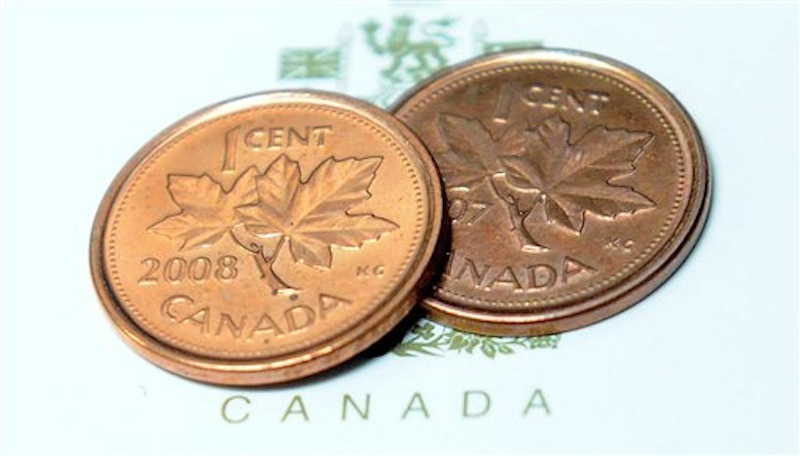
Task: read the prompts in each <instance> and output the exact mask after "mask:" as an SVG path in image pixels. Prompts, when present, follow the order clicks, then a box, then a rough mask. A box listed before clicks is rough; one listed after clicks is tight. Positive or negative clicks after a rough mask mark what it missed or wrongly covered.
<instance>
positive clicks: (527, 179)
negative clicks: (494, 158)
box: [498, 117, 654, 233]
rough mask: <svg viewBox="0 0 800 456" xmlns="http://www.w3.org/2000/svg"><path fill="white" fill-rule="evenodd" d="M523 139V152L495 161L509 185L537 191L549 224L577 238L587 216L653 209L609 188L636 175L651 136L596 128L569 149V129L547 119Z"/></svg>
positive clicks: (624, 190) (621, 189)
mask: <svg viewBox="0 0 800 456" xmlns="http://www.w3.org/2000/svg"><path fill="white" fill-rule="evenodd" d="M522 136H523V137H522V140H521V144H522V146H523V147H521V148H516V149H515V148H511V149H510V150H508V151H505V152H506V153H504V154H503V153H501V154H500V155H499V156H498V158H499V160H500V162H501V163H503V165H504V166H505V168H506V176H507V178H508V180H509V181H510V182H511V183H512V185H514V186H517V187H521V188H526V189H535V190H537V191H538V195H537V200H538V201H539V202H541V203H542V204H544V213H545V216H546V218H547V221H548V222H553V223H557V224H558V225H560V226H563V227H565V228H569V229H571V230H573V231H576V232H578V233H580V232H581V231H582V230H583V226H584V223H585V221H586V213H587V212H592V213H594V214H597V215H600V216H604V217H615V216H617V215H619V214H623V213H633V212H635V211H637V210H640V209H644V208H648V207H652V206H653V205H654V203H653V202H652V201H651V200H650V199H649V198H647V197H646V196H644V195H643V194H641V193H639V192H637V191H636V190H634V189H633V188H631V187H628V186H624V185H617V184H614V183H613V182H612V181H613V180H614V179H616V178H619V177H622V176H625V175H628V174H631V173H633V172H634V171H635V168H634V162H635V161H636V159H638V158H639V156H640V155H641V154H642V152H643V151H644V148H645V147H646V146H647V144H648V143H649V142H650V140H651V139H652V137H653V135H652V134H650V133H646V132H629V131H627V130H622V129H617V130H610V129H607V128H605V127H602V126H598V127H594V128H592V129H591V130H589V131H588V132H587V133H586V134H585V135H583V136H582V137H581V138H580V139H579V140H578V141H577V142H575V143H574V144H571V143H570V142H569V140H570V129H569V124H567V123H566V122H565V121H564V120H562V119H561V118H560V117H551V118H549V119H547V120H546V121H544V122H543V123H542V124H540V125H538V126H537V127H536V128H534V129H533V130H524V131H523V132H522Z"/></svg>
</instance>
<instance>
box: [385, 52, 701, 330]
mask: <svg viewBox="0 0 800 456" xmlns="http://www.w3.org/2000/svg"><path fill="white" fill-rule="evenodd" d="M393 111H394V112H395V114H396V115H397V116H398V118H400V119H401V120H402V121H404V122H405V123H406V124H407V125H408V126H410V127H411V129H412V130H414V131H415V132H416V133H417V135H418V136H419V137H420V138H421V139H422V141H423V142H424V143H425V144H426V145H427V146H428V149H429V150H430V151H431V153H432V154H433V156H434V160H435V161H436V163H437V165H438V166H439V168H440V171H441V173H442V177H443V179H444V183H445V191H446V199H447V204H448V213H449V217H450V219H451V222H452V245H451V247H450V253H449V258H448V260H447V266H446V267H445V270H444V274H443V276H442V277H441V279H440V280H439V281H438V283H437V284H436V285H435V289H434V292H433V295H432V296H431V297H430V298H428V299H426V300H425V302H424V305H425V306H426V307H427V309H428V310H429V311H430V313H431V315H432V317H433V318H435V319H437V320H439V321H442V322H444V323H447V324H449V325H452V326H454V327H457V328H460V329H463V330H467V331H473V332H477V333H484V334H490V335H538V334H550V333H558V332H562V331H566V330H570V329H574V328H578V327H582V326H585V325H588V324H591V323H594V322H596V321H598V320H602V319H604V318H607V317H609V316H611V315H614V314H616V313H618V312H620V311H622V310H624V309H626V308H628V307H629V306H631V305H633V304H634V303H636V302H637V301H639V300H641V299H642V298H643V297H644V296H646V295H647V294H648V293H650V292H651V291H653V290H654V289H655V288H656V287H658V286H659V285H660V284H661V283H662V282H663V281H664V280H666V279H667V278H668V276H669V275H670V274H671V273H672V272H673V271H674V270H675V269H676V268H677V267H678V266H679V265H680V264H681V263H682V262H683V260H684V259H685V258H686V256H687V254H688V253H689V251H690V250H691V248H692V246H693V245H694V244H695V241H696V240H697V237H698V235H699V233H700V231H701V229H702V226H703V224H704V222H705V219H706V214H707V212H708V206H709V195H710V188H709V172H708V168H707V164H706V158H705V153H704V150H703V146H702V143H701V141H700V137H699V135H698V132H697V130H696V129H695V127H694V124H693V123H692V120H691V119H690V117H689V115H688V114H687V113H686V112H685V111H684V110H683V109H682V108H681V106H680V105H679V103H678V102H677V101H676V100H675V98H673V96H672V95H670V94H669V92H667V91H666V90H665V89H664V88H663V87H661V86H660V85H659V84H658V83H657V82H655V81H654V80H653V79H651V78H649V77H648V76H646V75H644V74H643V73H641V72H639V71H637V70H635V69H634V68H631V67H629V66H627V65H624V64H622V63H619V62H616V61H613V60H610V59H607V58H604V57H600V56H597V55H592V54H587V53H581V52H575V51H566V50H531V51H517V52H510V53H501V54H495V55H491V56H486V57H482V58H478V59H475V60H472V61H469V62H467V63H464V64H463V65H460V66H458V67H455V68H452V69H449V70H447V71H446V72H445V73H443V74H440V75H436V76H434V77H432V78H431V79H429V80H427V81H424V82H423V83H422V84H420V86H419V88H417V89H413V90H412V92H411V93H410V94H408V95H406V96H405V97H404V99H402V100H401V101H399V102H398V103H397V104H396V105H395V106H394V107H393Z"/></svg>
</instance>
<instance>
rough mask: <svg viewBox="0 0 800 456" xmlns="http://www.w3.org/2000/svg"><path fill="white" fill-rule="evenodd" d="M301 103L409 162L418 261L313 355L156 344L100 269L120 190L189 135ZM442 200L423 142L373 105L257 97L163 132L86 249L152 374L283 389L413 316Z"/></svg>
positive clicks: (113, 188)
mask: <svg viewBox="0 0 800 456" xmlns="http://www.w3.org/2000/svg"><path fill="white" fill-rule="evenodd" d="M303 102H308V103H311V104H314V105H317V106H327V107H333V108H336V109H341V110H343V111H346V112H349V113H352V114H354V115H356V116H360V117H362V118H364V119H366V120H369V121H371V122H372V123H374V124H375V126H376V127H378V128H381V129H383V130H385V132H386V133H387V134H388V135H389V136H391V137H393V139H394V140H395V142H396V143H397V145H398V147H402V148H405V149H406V150H407V151H409V153H408V158H409V160H411V161H412V163H414V165H415V166H416V167H417V171H418V173H419V175H420V186H421V187H424V190H423V192H424V193H423V204H425V203H427V209H428V212H429V217H428V221H427V224H426V225H425V226H423V232H422V233H421V235H420V238H421V239H420V246H419V247H418V251H419V252H420V253H419V256H418V257H417V258H415V259H412V260H411V262H410V266H409V270H408V271H407V272H406V274H405V275H404V278H403V279H401V281H400V282H399V283H398V285H397V286H396V287H395V289H394V290H393V291H392V292H390V294H389V295H388V297H387V299H386V300H385V303H384V304H383V305H382V306H379V309H381V311H379V312H374V313H373V314H371V315H367V316H366V317H365V318H364V319H363V320H362V322H361V323H360V324H358V325H356V326H355V327H354V328H352V329H351V330H350V331H347V332H345V333H342V334H338V335H335V336H333V337H332V338H330V339H328V340H326V341H324V342H321V343H318V344H316V345H314V346H312V347H307V348H304V349H300V350H297V351H293V352H291V353H286V354H281V355H279V356H274V357H254V358H251V359H247V358H245V359H241V360H229V359H219V358H215V357H210V356H203V355H199V354H195V353H191V352H189V351H186V350H184V349H181V348H177V347H174V346H172V345H170V344H168V343H166V342H164V341H162V340H160V339H158V338H156V337H154V336H153V335H151V334H150V333H149V332H148V331H147V330H146V329H145V328H143V327H141V326H140V325H138V324H137V323H136V322H134V321H133V319H132V318H131V317H130V316H129V315H128V313H127V312H126V311H125V309H124V307H123V306H122V304H121V303H120V302H119V300H118V299H117V298H116V296H115V293H114V291H113V288H112V286H111V283H110V280H109V277H108V275H107V272H106V269H105V265H104V263H105V262H104V261H103V251H104V233H105V231H106V229H107V226H108V222H109V217H110V215H111V209H112V206H113V203H114V201H115V200H116V198H117V197H118V196H119V195H120V190H121V189H122V188H123V186H124V185H125V183H126V182H127V181H128V179H129V178H130V177H131V176H133V175H134V173H135V171H136V169H137V167H138V166H139V165H140V164H141V163H142V162H144V161H145V160H146V159H147V158H148V157H149V156H150V154H151V153H153V152H155V151H157V150H158V149H159V148H160V147H162V146H164V145H166V144H168V143H169V142H170V141H171V140H173V139H175V138H177V137H179V136H180V135H181V134H183V133H185V132H186V131H189V130H191V129H192V128H194V127H197V126H199V125H201V124H203V123H205V122H207V121H210V120H212V119H215V118H218V117H222V116H225V115H229V114H232V113H235V112H239V111H242V110H246V109H252V108H255V107H258V106H262V105H271V104H286V103H295V104H302V103H303ZM425 193H427V195H425ZM443 195H444V193H443V191H442V185H441V177H440V176H439V173H438V169H437V168H436V165H435V164H434V161H433V158H432V157H431V156H430V153H429V152H428V150H427V148H426V147H425V145H424V144H423V143H422V141H420V140H419V139H418V138H417V136H416V135H415V134H414V133H413V132H412V131H411V129H409V128H408V127H406V126H405V125H404V124H403V123H402V122H400V121H398V120H397V119H396V118H394V117H393V116H391V115H390V114H389V113H387V112H385V111H383V110H381V109H380V108H378V107H376V106H374V105H372V104H369V103H367V102H365V101H363V100H359V99H355V98H352V97H349V96H346V95H341V94H336V93H332V92H326V91H318V90H307V89H303V90H278V91H266V92H256V93H252V94H248V95H244V96H240V97H235V98H231V99H228V100H224V101H221V102H219V103H215V104H213V105H210V106H207V107H205V108H202V109H200V110H197V111H195V112H193V113H191V114H189V115H187V116H185V117H183V118H182V119H180V120H178V121H177V122H175V123H173V124H172V125H170V126H169V127H167V128H166V129H164V130H162V131H161V132H160V133H159V134H157V135H156V136H155V137H154V138H153V139H151V140H150V141H148V142H147V143H146V144H145V145H144V146H142V147H141V148H140V149H139V150H138V151H137V152H136V154H135V155H134V156H133V157H131V158H130V159H129V160H128V162H127V163H126V164H125V165H124V166H123V168H122V169H121V170H120V171H119V172H118V173H117V175H116V177H115V178H114V180H113V181H112V183H111V185H110V186H109V188H108V190H107V191H106V193H105V195H104V197H103V199H102V201H101V203H100V205H99V207H98V210H97V213H96V215H95V220H94V224H93V226H92V233H91V238H90V249H89V257H90V258H89V259H90V267H91V273H92V280H93V282H94V287H95V291H96V293H97V296H98V298H99V299H100V301H101V303H102V305H103V308H104V309H105V311H106V312H105V313H106V315H108V317H109V318H110V319H111V321H112V323H113V324H114V326H115V327H116V328H117V330H118V332H119V333H120V334H121V335H122V336H123V339H124V340H125V341H126V342H127V343H128V344H129V345H130V346H131V347H132V348H133V349H134V350H135V351H137V352H138V353H139V354H140V355H142V356H143V357H145V358H146V359H147V360H149V361H150V362H152V363H154V364H156V365H157V366H159V367H161V368H164V369H166V370H168V371H171V372H173V373H176V374H178V375H181V376H184V377H188V378H190V379H193V380H199V381H203V382H208V383H215V384H222V385H242V386H245V385H267V384H275V383H283V382H287V381H291V380H295V379H299V378H303V377H306V376H309V375H312V374H315V373H317V372H321V371H323V370H326V369H329V368H332V367H334V366H336V365H339V364H341V363H343V362H344V361H346V360H348V359H350V358H352V357H353V356H355V355H356V354H358V353H360V352H362V351H363V350H365V349H366V348H368V347H369V346H371V345H372V344H373V343H374V342H376V341H378V340H379V339H380V338H381V337H382V336H384V335H385V334H387V333H388V332H389V331H390V330H391V329H392V328H394V327H395V326H396V325H397V324H398V323H399V322H400V321H401V320H402V319H403V317H405V316H406V315H407V314H408V313H409V312H410V311H411V309H412V308H413V306H414V305H415V304H416V302H417V301H418V300H419V299H420V298H421V297H422V294H423V289H424V288H425V287H426V286H427V285H428V284H429V282H430V281H431V280H432V279H433V272H432V271H434V270H435V269H436V268H437V267H438V264H439V263H438V258H434V251H435V250H436V249H437V246H438V244H440V238H441V233H442V226H443V221H444V212H443V207H444V196H443Z"/></svg>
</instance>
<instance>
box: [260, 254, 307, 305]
mask: <svg viewBox="0 0 800 456" xmlns="http://www.w3.org/2000/svg"><path fill="white" fill-rule="evenodd" d="M252 253H253V258H255V260H256V266H258V270H259V272H261V279H262V280H263V281H264V282H265V283H266V284H267V286H268V287H269V288H270V289H271V290H272V293H273V294H293V293H296V292H297V289H296V288H292V287H291V286H289V285H288V284H287V283H286V282H284V281H283V280H281V278H280V277H278V275H277V274H275V271H273V270H272V264H273V262H274V261H275V258H277V257H278V249H276V250H275V254H274V255H273V256H272V258H264V255H261V253H259V252H252Z"/></svg>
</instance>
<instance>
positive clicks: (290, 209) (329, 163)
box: [236, 155, 397, 269]
mask: <svg viewBox="0 0 800 456" xmlns="http://www.w3.org/2000/svg"><path fill="white" fill-rule="evenodd" d="M381 161H382V159H381V158H378V157H370V158H363V159H356V158H348V159H344V160H337V159H335V158H328V159H327V160H325V161H324V162H322V163H321V164H320V165H319V166H318V167H317V168H316V169H315V170H314V172H313V173H312V174H311V176H310V177H309V178H308V179H307V180H306V181H303V180H301V178H300V167H299V166H298V163H297V162H296V161H293V160H290V159H289V158H287V157H286V156H285V155H282V156H281V157H279V158H278V159H277V160H275V161H274V162H273V163H272V165H271V166H270V167H269V169H267V171H266V172H265V173H264V175H263V176H258V177H257V178H256V188H257V191H258V196H259V200H258V202H256V203H254V204H251V205H247V206H244V207H239V208H237V209H236V211H237V212H238V214H239V216H240V219H241V221H242V222H243V223H244V227H245V229H246V230H247V231H248V232H249V233H250V234H252V235H254V236H255V237H256V238H257V239H258V241H257V243H258V245H259V247H260V249H261V254H262V255H263V256H264V258H266V259H269V260H271V259H274V258H275V257H276V256H277V254H278V252H279V250H280V249H281V247H282V246H283V245H284V243H288V246H289V250H290V252H291V254H292V256H293V258H294V259H295V261H297V262H300V263H304V264H307V265H309V266H315V267H318V268H322V269H327V268H330V267H331V263H332V259H333V257H332V252H331V246H339V247H360V246H361V245H362V244H363V243H364V242H366V241H369V240H374V239H378V238H379V237H380V236H381V235H383V234H384V233H387V232H389V231H392V230H394V229H396V228H397V225H395V224H394V223H393V222H391V221H389V220H387V219H384V218H381V217H377V216H375V215H373V214H367V213H361V214H359V213H351V212H350V210H351V209H352V208H353V207H355V206H356V205H358V204H360V203H361V202H363V201H364V200H366V199H368V198H369V197H370V196H371V194H370V193H369V191H368V188H369V186H370V184H371V183H372V181H373V179H375V172H376V170H377V169H378V167H379V166H380V164H381Z"/></svg>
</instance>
